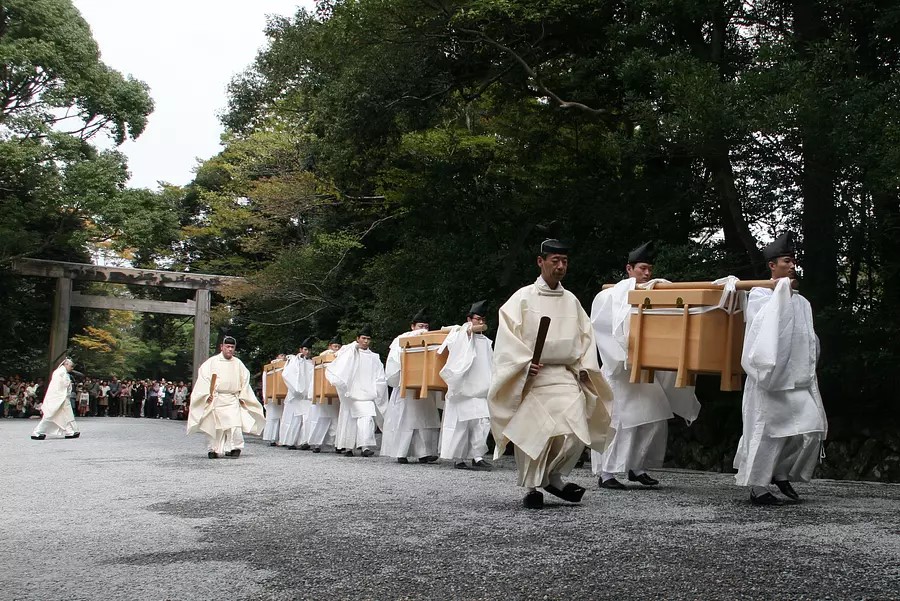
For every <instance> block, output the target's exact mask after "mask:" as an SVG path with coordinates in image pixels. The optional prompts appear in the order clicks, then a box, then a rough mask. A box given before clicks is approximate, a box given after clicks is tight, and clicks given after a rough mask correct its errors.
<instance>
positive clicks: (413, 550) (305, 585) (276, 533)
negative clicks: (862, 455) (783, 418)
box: [0, 418, 900, 601]
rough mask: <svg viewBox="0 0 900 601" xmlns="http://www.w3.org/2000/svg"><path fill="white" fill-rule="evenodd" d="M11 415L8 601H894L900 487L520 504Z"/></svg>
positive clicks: (668, 480) (129, 430) (275, 452)
mask: <svg viewBox="0 0 900 601" xmlns="http://www.w3.org/2000/svg"><path fill="white" fill-rule="evenodd" d="M34 424H35V421H34V420H28V421H26V420H18V419H16V420H13V419H6V420H0V457H3V463H4V466H3V469H2V472H0V473H2V476H0V503H2V508H3V514H2V515H3V519H2V521H0V541H3V543H4V544H3V551H4V552H3V553H2V559H0V569H2V574H3V576H2V577H0V599H35V600H42V601H43V600H56V599H129V600H131V599H135V600H138V599H151V600H156V599H178V600H182V599H279V600H280V599H285V600H286V599H316V600H323V599H503V600H510V599H604V598H609V599H648V598H667V599H729V600H730V599H864V598H868V599H890V598H894V599H900V485H889V484H873V483H859V482H847V481H828V480H817V481H815V482H813V483H811V484H807V485H800V486H798V487H797V488H798V491H799V492H800V494H801V495H804V497H805V499H806V501H805V502H804V503H803V504H800V505H791V506H785V507H782V508H759V507H753V506H751V505H749V503H748V502H747V499H746V496H745V493H744V491H743V490H741V489H738V488H736V487H735V486H733V484H732V482H733V479H732V478H731V477H730V476H728V475H723V474H712V473H703V472H689V471H681V470H658V471H654V472H653V474H654V475H656V476H657V477H658V478H659V479H660V480H661V481H662V486H661V487H660V488H659V489H658V490H650V489H644V490H641V489H634V490H629V491H621V492H620V491H600V490H598V489H597V486H596V480H595V478H594V477H593V476H592V475H591V473H590V470H589V469H579V470H576V471H575V473H574V474H573V478H572V479H573V480H575V481H576V482H579V483H580V484H582V485H584V486H588V487H589V488H588V493H587V494H586V495H585V499H584V502H583V503H582V505H581V506H578V507H572V506H567V505H565V504H563V503H559V504H556V503H555V501H554V500H553V498H552V497H549V495H548V496H547V501H548V506H547V507H546V508H545V509H544V510H543V511H527V510H525V509H521V508H520V503H521V496H522V492H521V491H520V489H518V488H517V487H516V486H515V485H514V482H515V474H514V466H513V464H512V461H511V458H509V457H507V458H504V459H503V460H502V461H500V462H498V463H497V469H495V470H494V471H493V472H491V473H480V472H469V471H462V470H455V469H453V468H452V466H450V465H449V464H447V463H446V462H442V463H439V464H435V465H424V466H423V465H418V464H415V465H398V464H396V463H393V462H392V461H389V460H388V459H382V458H379V457H371V458H363V457H353V458H349V457H341V456H337V455H334V454H332V453H324V452H323V453H321V454H319V455H314V454H312V453H309V452H302V451H288V450H287V449H280V448H279V449H276V448H271V447H269V446H267V445H265V444H264V443H262V442H261V441H259V439H257V438H255V437H248V443H247V448H246V450H245V451H244V455H243V456H241V457H240V458H239V459H220V460H216V461H210V460H208V459H207V458H206V453H205V446H204V442H203V439H202V437H201V436H191V437H186V436H185V435H184V423H183V422H169V421H161V420H146V419H127V418H93V419H85V420H83V421H82V422H81V423H80V425H81V431H82V438H81V439H78V440H63V439H47V440H45V441H41V442H37V441H32V440H30V439H29V438H28V435H29V433H30V430H31V428H33V427H34Z"/></svg>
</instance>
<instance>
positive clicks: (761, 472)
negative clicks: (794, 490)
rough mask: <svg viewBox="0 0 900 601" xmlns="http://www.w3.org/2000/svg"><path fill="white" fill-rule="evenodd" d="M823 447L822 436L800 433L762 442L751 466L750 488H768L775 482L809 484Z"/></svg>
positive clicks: (762, 439) (747, 483)
mask: <svg viewBox="0 0 900 601" xmlns="http://www.w3.org/2000/svg"><path fill="white" fill-rule="evenodd" d="M821 444H822V435H821V433H818V432H815V433H812V434H798V435H796V436H785V437H781V438H771V437H769V436H763V437H762V438H761V439H760V441H759V446H758V447H757V450H756V453H755V454H754V456H753V463H752V465H750V466H748V467H747V482H746V486H768V485H769V484H771V483H772V481H773V480H789V481H791V482H809V481H810V479H812V475H813V471H814V470H815V469H816V463H818V461H819V452H820V449H821Z"/></svg>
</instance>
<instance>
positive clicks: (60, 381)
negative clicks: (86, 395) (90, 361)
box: [31, 363, 78, 436]
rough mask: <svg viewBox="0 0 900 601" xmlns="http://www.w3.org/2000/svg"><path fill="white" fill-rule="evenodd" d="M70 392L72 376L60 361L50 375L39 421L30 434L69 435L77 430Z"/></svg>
mask: <svg viewBox="0 0 900 601" xmlns="http://www.w3.org/2000/svg"><path fill="white" fill-rule="evenodd" d="M71 394H72V377H71V376H69V370H67V369H66V366H65V363H61V364H60V365H59V367H57V368H56V369H55V370H54V371H53V375H52V376H50V383H49V384H47V393H46V394H45V395H44V402H43V404H42V405H41V413H42V414H43V416H42V417H41V421H39V422H38V425H37V426H35V428H34V431H33V432H32V433H31V434H32V436H40V435H41V434H64V435H65V436H71V435H72V434H75V432H77V431H78V426H77V425H76V424H75V413H74V412H73V411H72V403H70V402H69V396H70V395H71Z"/></svg>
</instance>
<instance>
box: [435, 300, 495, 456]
mask: <svg viewBox="0 0 900 601" xmlns="http://www.w3.org/2000/svg"><path fill="white" fill-rule="evenodd" d="M486 316H487V301H479V302H477V303H475V304H473V305H472V307H471V308H470V309H469V314H468V315H467V316H466V323H465V324H463V325H461V326H454V327H453V329H452V330H451V331H450V333H449V334H448V335H447V339H446V340H444V344H443V345H441V348H440V349H439V350H438V352H439V353H442V352H444V351H445V350H446V352H447V353H448V357H447V363H446V364H445V365H444V368H443V369H441V377H442V378H443V379H444V381H445V382H446V383H447V395H446V398H445V401H444V420H443V424H442V426H441V459H450V460H452V461H453V465H454V467H455V468H457V469H477V470H488V471H489V470H490V469H491V467H492V466H491V464H490V463H488V462H487V461H485V460H484V456H485V455H487V452H488V446H487V437H488V434H490V432H491V414H490V411H489V410H488V404H487V394H488V390H489V389H490V387H491V362H492V359H493V355H494V352H493V349H492V348H491V340H490V339H489V338H488V337H487V336H485V335H484V334H481V333H476V332H473V331H472V328H473V327H474V326H483V325H484V322H485V317H486ZM469 460H471V462H472V465H471V467H470V466H469V463H468V461H469Z"/></svg>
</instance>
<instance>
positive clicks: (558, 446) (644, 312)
mask: <svg viewBox="0 0 900 601" xmlns="http://www.w3.org/2000/svg"><path fill="white" fill-rule="evenodd" d="M536 251H537V252H536V268H537V269H536V279H535V281H534V282H532V283H530V284H527V285H525V286H523V287H522V288H520V289H519V290H517V291H516V292H515V293H514V294H513V295H512V296H511V297H510V298H509V299H508V300H507V301H506V302H504V303H503V304H502V305H501V306H500V307H499V308H498V309H493V310H492V309H491V307H490V306H489V303H488V301H485V300H479V301H476V302H474V303H473V304H472V305H471V307H470V308H469V310H468V311H467V312H465V314H464V315H461V316H460V323H459V324H456V325H451V326H444V327H441V328H436V329H431V327H432V323H431V319H430V317H429V316H428V315H427V311H426V309H422V310H420V311H418V312H417V313H416V314H415V315H413V316H412V317H411V318H410V320H409V330H407V331H405V332H402V333H400V334H398V335H396V337H395V338H394V339H393V341H392V342H391V344H390V347H389V352H388V355H387V357H385V358H384V360H382V358H381V357H380V356H379V355H378V354H377V353H375V352H374V351H373V350H372V349H371V348H370V347H371V345H372V341H373V337H374V336H375V332H374V331H373V328H372V327H371V326H370V325H364V326H361V327H360V328H359V329H358V330H357V331H356V336H355V338H354V340H353V341H352V342H350V343H349V344H343V341H342V340H341V338H340V337H338V336H335V337H334V338H332V339H331V340H330V341H329V343H328V347H327V349H326V350H325V351H324V352H323V353H321V354H320V355H318V356H315V357H313V356H311V348H312V346H313V344H314V343H315V340H314V339H313V338H311V337H310V338H307V339H305V340H303V341H302V342H301V343H300V345H299V347H298V351H297V353H296V354H289V355H287V356H284V357H283V358H282V357H279V359H277V360H276V361H273V362H272V363H270V364H268V365H267V366H266V368H265V371H264V374H263V386H262V394H263V397H264V398H263V403H264V405H263V404H261V403H260V401H259V400H258V399H257V397H256V395H255V393H254V391H253V388H252V386H251V375H250V372H249V371H248V369H247V368H246V367H245V366H244V364H243V363H242V362H241V360H240V359H239V358H238V357H237V356H236V351H237V349H238V341H237V340H235V338H234V337H232V336H225V337H224V338H222V340H221V343H220V345H219V350H220V352H219V353H218V354H216V355H215V356H213V357H211V358H210V359H208V360H207V361H206V362H205V363H203V365H202V366H200V369H199V374H198V380H197V383H196V385H195V386H194V390H193V393H192V395H191V407H190V417H189V420H188V424H187V432H188V434H192V433H202V434H204V435H205V437H206V449H207V456H208V457H209V458H210V459H219V458H223V457H230V458H237V457H240V455H241V453H242V451H243V450H244V448H245V445H244V434H260V435H262V438H263V440H265V441H267V442H268V443H269V444H270V445H271V446H273V447H282V448H285V449H288V450H304V451H311V452H312V453H321V452H323V451H324V450H326V449H327V450H328V451H330V452H334V453H338V454H341V455H343V456H346V457H354V456H359V457H364V458H368V457H372V456H374V455H376V454H378V455H380V456H381V457H388V458H392V459H393V460H394V461H396V462H397V463H399V464H404V465H410V464H414V465H415V464H420V465H422V464H432V463H435V462H439V461H442V460H443V461H447V462H449V463H450V464H451V465H452V466H453V467H454V468H456V469H461V470H472V471H481V472H490V471H491V470H492V469H493V463H492V462H494V461H496V460H497V459H499V458H500V457H501V456H502V455H503V454H504V453H506V452H510V451H511V453H512V454H513V455H514V458H515V467H516V471H517V478H516V482H517V484H518V485H519V486H520V487H522V488H523V489H524V496H523V500H522V505H523V507H524V508H527V509H540V508H542V507H544V493H547V494H550V495H552V496H553V497H556V498H558V499H561V500H562V501H564V502H565V503H568V504H577V503H579V502H580V501H581V500H582V498H583V496H584V495H585V493H586V488H585V487H584V486H582V485H581V484H579V483H577V482H575V481H573V480H571V474H572V470H573V469H574V468H575V467H576V465H580V464H581V463H583V462H584V460H585V457H588V456H589V459H590V463H591V468H592V471H593V473H594V474H595V475H596V476H597V477H598V478H597V488H598V489H599V490H600V491H602V492H603V494H616V492H615V491H621V490H627V489H628V488H629V487H630V486H638V487H659V486H665V483H664V482H660V480H658V479H657V478H655V477H654V476H653V475H651V473H650V472H649V471H648V470H652V469H654V468H659V467H661V466H662V464H663V460H664V458H665V454H666V445H667V431H668V428H667V426H668V422H669V420H671V419H673V418H675V417H676V416H677V417H678V418H680V419H682V420H684V422H685V423H686V425H688V426H690V424H691V423H693V422H694V421H695V420H698V419H703V415H702V411H701V404H700V402H699V401H698V399H697V396H696V394H695V390H694V382H695V379H696V377H697V375H699V374H717V375H718V376H719V377H720V379H721V388H722V390H742V391H743V392H742V395H743V396H742V411H741V414H742V421H743V427H742V432H741V438H740V441H739V443H738V445H737V448H736V449H735V451H734V460H733V465H734V469H735V470H736V471H737V473H736V475H735V484H736V485H737V486H739V487H742V488H744V489H745V490H746V493H745V494H746V495H747V498H748V499H749V502H750V503H751V504H753V505H765V506H778V505H783V504H785V503H798V502H800V501H801V496H800V494H799V493H798V491H797V490H796V489H795V488H794V484H795V483H798V482H799V483H802V482H808V481H809V480H810V479H811V478H812V475H813V472H814V470H815V468H816V465H817V463H818V462H819V461H820V460H821V458H822V457H823V456H824V451H823V442H824V440H825V437H826V434H827V430H828V424H827V418H826V416H825V412H824V408H823V404H822V398H821V395H820V394H819V389H818V384H817V379H816V365H817V361H818V357H819V343H818V338H817V337H816V333H815V330H814V328H813V321H812V311H811V308H810V304H809V302H808V301H807V300H806V299H805V298H804V297H803V296H802V295H801V294H800V293H799V292H798V290H797V273H796V266H797V252H796V245H795V241H794V237H793V234H792V233H790V232H787V233H784V234H782V235H781V236H779V237H777V238H776V239H775V240H774V241H773V242H771V243H770V244H768V245H767V246H765V247H764V248H763V250H762V255H763V258H764V260H765V269H766V270H767V271H768V274H769V276H770V277H769V279H766V280H754V281H749V282H748V281H741V280H739V279H738V278H736V277H734V276H727V277H722V278H718V279H715V280H711V281H708V282H670V281H669V280H666V279H665V278H664V275H665V274H658V273H655V272H654V263H655V259H656V249H655V245H654V243H653V242H652V241H651V242H647V243H644V244H641V245H640V246H638V247H637V248H635V249H634V250H633V251H632V252H630V253H629V254H628V256H627V257H626V258H625V261H624V276H625V277H624V278H623V279H622V280H621V281H619V282H617V283H615V284H608V285H606V286H604V287H603V289H602V290H600V291H599V292H598V293H597V295H596V297H595V298H594V299H593V302H592V304H591V307H590V313H588V312H587V311H586V310H585V308H584V307H582V305H581V303H580V302H579V301H578V299H577V298H576V297H575V296H574V295H573V294H572V293H570V292H569V291H568V290H566V289H565V287H564V286H563V280H564V279H565V277H566V274H567V271H568V266H569V260H570V254H571V255H572V256H571V258H572V259H573V260H577V255H576V254H573V253H571V248H570V245H569V244H567V243H566V242H564V241H561V240H557V239H547V240H544V241H543V242H541V243H540V246H539V248H537V249H536ZM659 276H663V277H659ZM463 318H464V319H463ZM492 322H494V323H492ZM492 325H493V326H494V328H495V331H496V333H495V340H494V341H492V340H491V337H490V333H491V326H492ZM73 369H74V364H73V363H72V361H71V360H70V359H66V360H65V361H64V362H63V363H62V364H61V365H60V366H59V368H58V369H57V370H56V371H55V372H54V374H53V379H52V380H51V382H50V385H49V386H48V390H47V397H46V400H45V403H44V407H45V414H44V419H43V420H41V422H40V423H39V424H38V426H37V427H36V428H35V430H34V432H33V434H32V438H33V439H36V440H43V439H44V438H46V436H47V435H48V434H49V435H57V436H64V437H65V438H77V437H78V436H79V432H78V430H77V426H76V424H75V420H74V415H71V409H70V408H69V404H68V403H61V402H59V399H63V398H67V397H66V395H67V389H68V388H70V387H71V385H72V384H71V379H70V377H69V372H71V371H72V370H73ZM742 372H743V373H745V374H746V378H743V377H742ZM66 408H69V411H68V412H66ZM379 431H380V432H381V438H380V444H379V439H378V437H377V436H376V434H377V432H379ZM491 447H493V458H491V457H490V451H489V449H490V448H491ZM398 469H400V468H398ZM623 480H625V481H626V482H628V483H629V484H625V483H624V482H623Z"/></svg>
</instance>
